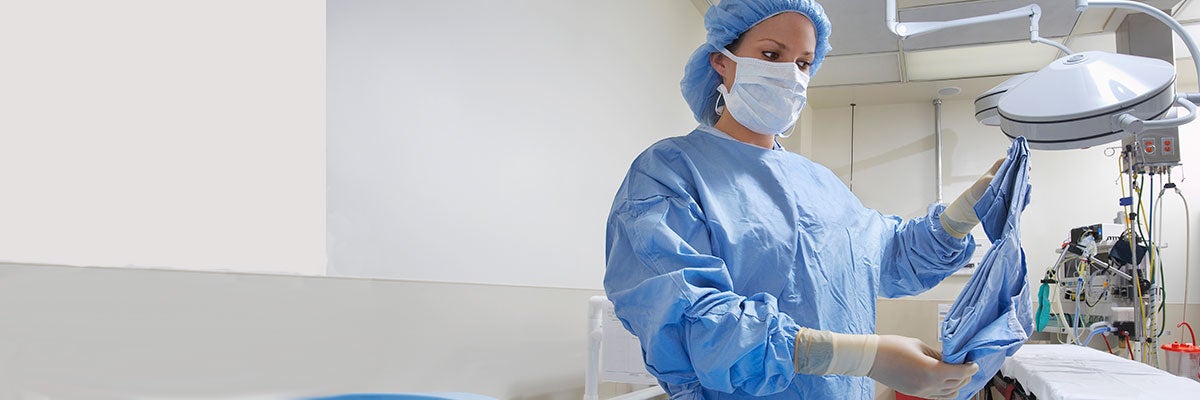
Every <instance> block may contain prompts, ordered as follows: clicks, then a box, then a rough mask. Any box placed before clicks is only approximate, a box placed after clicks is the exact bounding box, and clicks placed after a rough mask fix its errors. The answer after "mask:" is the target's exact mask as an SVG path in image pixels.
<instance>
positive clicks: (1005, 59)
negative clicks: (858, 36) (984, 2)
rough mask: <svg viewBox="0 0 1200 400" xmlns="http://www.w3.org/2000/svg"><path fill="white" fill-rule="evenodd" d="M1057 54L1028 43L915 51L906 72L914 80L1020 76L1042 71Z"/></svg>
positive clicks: (1055, 51) (908, 57) (1042, 45)
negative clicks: (1020, 74)
mask: <svg viewBox="0 0 1200 400" xmlns="http://www.w3.org/2000/svg"><path fill="white" fill-rule="evenodd" d="M1058 53H1059V51H1058V49H1056V48H1054V47H1051V46H1047V45H1044V44H1033V43H1029V42H1010V43H999V44H989V45H980V46H970V47H957V48H949V49H937V50H924V51H915V52H907V53H905V59H904V62H905V64H904V71H905V74H906V75H907V76H908V79H909V80H912V81H930V80H939V79H956V78H969V77H978V76H993V75H1009V74H1019V73H1025V72H1031V71H1036V70H1038V69H1041V68H1042V67H1044V66H1046V64H1049V63H1050V62H1051V61H1054V59H1055V58H1057V56H1058Z"/></svg>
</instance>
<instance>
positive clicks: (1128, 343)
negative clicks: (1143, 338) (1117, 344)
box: [1125, 335, 1137, 361]
mask: <svg viewBox="0 0 1200 400" xmlns="http://www.w3.org/2000/svg"><path fill="white" fill-rule="evenodd" d="M1125 348H1126V349H1129V359H1130V360H1134V361H1137V360H1136V359H1134V358H1133V343H1132V342H1130V341H1129V335H1125Z"/></svg>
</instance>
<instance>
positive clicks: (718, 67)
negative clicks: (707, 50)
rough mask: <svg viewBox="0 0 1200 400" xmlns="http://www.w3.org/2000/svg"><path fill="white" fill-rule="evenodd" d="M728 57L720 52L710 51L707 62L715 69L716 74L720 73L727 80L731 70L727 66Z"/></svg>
mask: <svg viewBox="0 0 1200 400" xmlns="http://www.w3.org/2000/svg"><path fill="white" fill-rule="evenodd" d="M732 61H733V60H730V59H729V57H725V55H724V54H721V53H712V54H709V55H708V63H709V64H711V65H712V68H713V70H715V71H717V75H721V78H724V80H729V73H730V72H732V71H731V70H730V68H729V64H730V62H732Z"/></svg>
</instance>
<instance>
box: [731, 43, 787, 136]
mask: <svg viewBox="0 0 1200 400" xmlns="http://www.w3.org/2000/svg"><path fill="white" fill-rule="evenodd" d="M720 50H721V54H724V55H725V56H726V57H729V58H730V59H731V60H733V62H735V63H737V73H736V74H735V75H734V77H733V89H726V88H725V85H724V84H721V85H718V86H717V91H719V92H721V96H723V97H724V99H725V109H726V110H729V113H730V114H731V115H733V118H734V119H736V120H737V121H738V122H739V123H741V124H742V126H745V127H746V128H749V129H750V130H752V131H754V132H757V133H760V134H764V135H780V134H782V133H784V132H786V131H787V130H788V129H789V128H791V127H792V125H795V124H796V120H798V119H800V109H802V108H804V102H805V100H806V99H807V98H808V96H807V95H806V94H805V93H806V91H807V90H808V78H809V77H808V74H807V73H804V72H803V71H801V70H800V67H798V66H797V65H796V64H793V63H786V62H781V63H777V62H770V61H763V60H759V59H756V58H749V57H738V56H735V55H733V53H730V52H729V50H726V49H720ZM717 112H718V113H719V112H721V110H720V109H719V107H718V110H717Z"/></svg>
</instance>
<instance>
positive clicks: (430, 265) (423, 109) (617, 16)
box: [327, 0, 704, 288]
mask: <svg viewBox="0 0 1200 400" xmlns="http://www.w3.org/2000/svg"><path fill="white" fill-rule="evenodd" d="M703 40H704V31H703V29H702V26H701V19H700V18H698V15H697V12H696V9H695V8H694V7H693V5H692V4H691V3H689V2H687V1H679V0H673V1H640V0H614V1H588V2H578V1H559V0H523V1H516V2H494V1H484V0H476V1H469V2H466V3H463V2H422V3H420V4H419V6H417V5H414V4H413V3H409V2H396V1H377V0H370V1H366V0H364V1H348V0H331V1H329V9H328V85H329V86H328V118H329V124H328V142H327V143H328V170H327V173H328V177H329V178H328V179H329V184H328V194H327V195H328V209H329V211H328V224H329V236H328V243H327V245H328V253H329V272H330V274H332V275H340V276H365V277H388V278H400V279H416V280H429V281H447V282H479V283H499V284H520V285H537V286H553V287H575V288H599V287H600V286H601V279H602V276H603V271H604V229H605V219H606V217H607V214H608V210H609V207H610V205H611V203H612V198H613V195H614V193H615V192H616V189H617V187H618V185H619V184H620V182H621V179H622V178H623V177H624V174H625V171H626V170H627V169H628V167H629V163H630V162H631V161H632V160H633V158H634V157H635V156H636V155H637V154H638V153H639V152H640V151H641V150H643V149H644V148H646V147H647V146H648V145H650V144H651V143H653V142H654V141H656V140H658V139H661V138H665V137H668V136H678V135H681V134H685V133H687V132H688V131H690V130H691V129H692V128H694V127H695V125H696V124H695V121H694V120H693V118H692V116H691V112H690V111H688V109H687V106H686V104H685V103H684V101H683V99H682V97H681V96H680V94H679V80H680V78H681V76H682V72H683V64H684V60H686V58H687V57H688V56H689V55H690V54H691V52H692V51H693V50H694V49H695V48H696V46H698V45H699V44H700V43H701V42H702V41H703Z"/></svg>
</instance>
